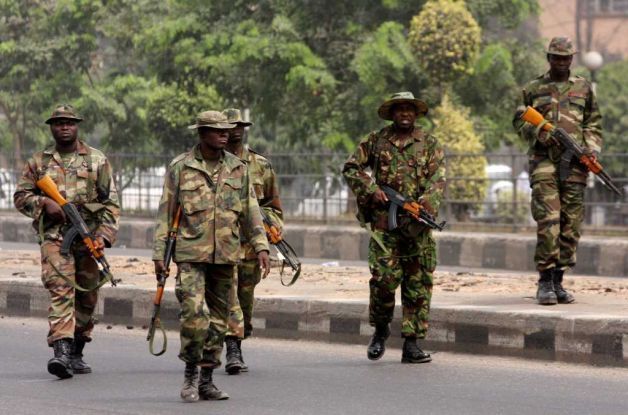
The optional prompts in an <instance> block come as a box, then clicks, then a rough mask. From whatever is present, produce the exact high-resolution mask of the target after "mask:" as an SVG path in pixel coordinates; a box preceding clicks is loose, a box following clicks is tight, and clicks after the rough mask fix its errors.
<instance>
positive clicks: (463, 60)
mask: <svg viewBox="0 0 628 415" xmlns="http://www.w3.org/2000/svg"><path fill="white" fill-rule="evenodd" d="M409 41H410V44H411V45H412V47H413V48H414V50H415V53H416V55H417V58H418V59H419V62H420V63H421V66H422V67H423V69H425V71H426V72H427V73H428V75H429V76H430V78H431V79H432V80H433V81H434V82H435V84H436V85H438V86H439V87H440V86H441V85H442V84H443V83H446V82H450V81H452V80H454V79H456V78H457V77H459V76H460V75H464V74H469V73H471V72H472V70H473V65H474V62H475V59H476V57H477V55H478V52H479V49H480V41H481V29H480V26H478V24H477V22H476V21H475V19H474V18H473V16H472V15H471V13H469V11H468V10H467V8H466V5H465V3H464V1H463V0H430V1H428V2H427V3H426V4H425V6H424V7H423V9H422V10H421V12H420V13H419V14H418V15H416V16H414V17H413V18H412V22H411V23H410V34H409Z"/></svg>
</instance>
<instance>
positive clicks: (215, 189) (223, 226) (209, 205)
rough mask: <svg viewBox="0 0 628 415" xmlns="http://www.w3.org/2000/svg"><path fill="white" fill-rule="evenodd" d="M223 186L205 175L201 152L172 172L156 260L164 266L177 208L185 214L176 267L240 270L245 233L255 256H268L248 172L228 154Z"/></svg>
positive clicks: (178, 161)
mask: <svg viewBox="0 0 628 415" xmlns="http://www.w3.org/2000/svg"><path fill="white" fill-rule="evenodd" d="M218 169H219V170H218V180H217V182H216V183H214V182H213V180H212V179H211V173H210V172H208V171H207V170H205V167H204V166H203V158H202V155H201V153H200V149H199V146H198V145H197V146H196V147H194V149H193V150H192V151H190V152H188V153H184V154H181V155H179V156H178V157H176V158H175V159H174V160H173V161H172V162H171V163H170V165H169V166H168V171H167V173H166V179H165V183H164V189H163V194H162V196H161V201H160V203H159V212H158V214H157V224H156V227H155V238H154V246H153V260H162V259H163V258H164V253H165V249H166V239H167V236H168V230H169V227H170V225H171V223H172V219H173V217H174V213H175V209H176V208H177V207H178V206H181V207H182V208H183V215H182V217H181V222H180V224H179V226H180V227H179V235H178V238H177V244H176V249H175V254H174V260H175V261H176V262H205V263H213V264H235V263H238V262H239V261H240V252H241V250H240V231H242V232H244V234H245V235H246V237H247V239H248V240H249V241H250V243H251V245H252V246H253V249H254V250H255V252H258V253H259V252H261V251H263V250H266V251H268V242H267V240H266V234H265V232H264V228H263V225H262V217H261V215H260V212H259V205H258V203H257V200H256V199H255V197H254V194H253V188H252V186H251V184H250V179H249V172H248V168H247V166H246V165H245V164H244V163H242V162H241V161H240V160H239V159H238V158H237V157H236V156H234V155H233V154H230V153H227V152H224V153H223V156H222V157H221V159H220V161H219V167H218Z"/></svg>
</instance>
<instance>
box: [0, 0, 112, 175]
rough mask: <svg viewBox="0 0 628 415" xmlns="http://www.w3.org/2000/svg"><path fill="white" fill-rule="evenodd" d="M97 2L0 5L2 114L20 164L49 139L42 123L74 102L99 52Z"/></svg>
mask: <svg viewBox="0 0 628 415" xmlns="http://www.w3.org/2000/svg"><path fill="white" fill-rule="evenodd" d="M100 9H101V2H100V1H96V0H64V1H57V2H50V1H45V0H7V1H2V2H0V112H2V114H3V115H4V116H5V117H6V121H7V125H8V128H7V129H8V132H9V134H10V139H11V140H10V141H11V142H12V144H13V152H14V157H15V159H16V163H17V165H21V159H22V152H23V151H25V150H26V149H30V148H32V147H34V146H39V145H41V144H42V143H43V142H45V141H46V140H49V139H50V133H49V132H47V128H46V127H47V126H46V125H45V124H44V123H43V120H45V117H46V114H47V113H49V111H50V110H51V108H52V107H53V106H54V105H55V104H56V103H59V102H64V101H65V102H70V103H71V102H72V101H73V100H74V99H76V98H77V97H78V95H79V91H80V87H81V85H82V84H83V82H84V79H85V76H86V74H87V73H88V72H89V69H90V67H91V64H92V62H91V54H92V53H93V52H94V51H95V50H96V49H97V39H96V30H95V24H96V21H97V19H96V18H95V17H96V16H97V14H98V12H99V10H100Z"/></svg>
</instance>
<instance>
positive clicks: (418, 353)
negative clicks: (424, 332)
mask: <svg viewBox="0 0 628 415" xmlns="http://www.w3.org/2000/svg"><path fill="white" fill-rule="evenodd" d="M431 361H432V357H431V356H430V355H429V353H425V352H424V351H423V350H421V349H419V346H417V344H416V337H406V340H405V341H404V342H403V353H402V354H401V363H427V362H431Z"/></svg>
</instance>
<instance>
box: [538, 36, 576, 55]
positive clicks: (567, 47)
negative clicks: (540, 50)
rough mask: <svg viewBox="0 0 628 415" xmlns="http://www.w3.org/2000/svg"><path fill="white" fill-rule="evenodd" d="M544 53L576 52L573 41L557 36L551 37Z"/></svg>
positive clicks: (567, 53) (568, 53) (572, 53)
mask: <svg viewBox="0 0 628 415" xmlns="http://www.w3.org/2000/svg"><path fill="white" fill-rule="evenodd" d="M545 52H546V53H549V54H550V55H561V56H571V55H575V54H576V53H578V52H577V51H576V49H575V48H574V46H573V42H572V41H571V39H569V38H568V37H565V36H557V37H555V38H553V39H552V40H551V41H550V43H549V46H548V47H547V49H546V50H545Z"/></svg>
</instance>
